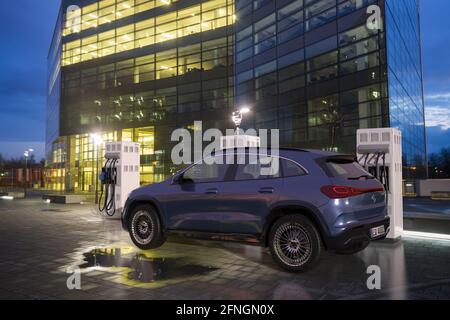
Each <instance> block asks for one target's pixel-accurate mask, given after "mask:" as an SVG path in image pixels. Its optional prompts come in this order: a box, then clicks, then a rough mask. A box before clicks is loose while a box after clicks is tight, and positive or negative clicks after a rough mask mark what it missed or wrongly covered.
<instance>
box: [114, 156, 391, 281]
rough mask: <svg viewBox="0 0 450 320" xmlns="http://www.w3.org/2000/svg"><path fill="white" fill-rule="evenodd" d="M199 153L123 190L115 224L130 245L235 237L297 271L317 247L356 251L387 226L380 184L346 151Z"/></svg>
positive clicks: (144, 246)
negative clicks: (172, 236) (199, 157)
mask: <svg viewBox="0 0 450 320" xmlns="http://www.w3.org/2000/svg"><path fill="white" fill-rule="evenodd" d="M258 153H259V152H258ZM212 158H214V159H212ZM230 159H232V160H233V161H230ZM206 160H210V161H206ZM206 160H205V161H201V162H199V163H197V164H194V165H191V166H188V167H187V168H186V169H184V170H182V171H180V172H179V173H177V174H176V175H175V176H174V177H172V178H171V179H169V180H167V181H164V182H162V183H159V184H153V185H149V186H145V187H142V188H140V189H137V190H135V191H133V192H132V193H131V194H130V197H129V199H128V200H127V203H126V205H125V208H124V211H123V213H122V225H123V228H124V229H125V230H127V231H128V232H129V234H130V236H131V239H132V240H133V242H134V244H135V245H136V246H137V247H139V248H141V249H152V248H157V247H159V246H161V245H162V244H163V243H164V242H165V239H166V237H167V235H168V234H169V233H174V232H177V233H183V234H185V235H188V236H192V237H197V238H198V237H200V238H202V239H214V240H225V241H239V242H243V243H247V244H255V245H262V246H264V247H269V248H270V252H271V254H272V256H273V258H274V260H275V261H276V262H277V263H278V264H279V265H280V266H281V267H282V268H284V269H286V270H288V271H294V272H303V271H306V270H308V269H310V268H311V267H312V266H314V264H315V263H317V262H318V260H319V257H320V255H321V252H322V251H323V250H330V251H334V252H337V253H344V254H352V253H356V252H358V251H361V250H363V249H364V248H366V247H367V246H368V244H369V243H370V241H373V240H381V239H384V238H385V237H386V235H387V233H388V232H389V225H390V220H389V217H388V214H387V206H386V193H385V190H384V188H383V185H382V184H381V183H380V182H379V181H378V180H375V179H374V178H373V176H371V175H370V174H369V173H368V172H366V171H365V170H364V169H363V168H362V167H361V166H360V165H359V164H357V163H356V161H355V158H354V157H353V156H348V155H342V154H334V153H328V152H322V151H311V150H299V149H281V150H279V152H277V154H276V155H275V154H274V155H271V154H270V152H267V153H266V154H264V155H261V154H255V153H254V152H252V151H251V150H241V151H238V150H227V151H226V152H225V151H223V152H221V153H216V154H215V155H213V156H212V157H211V158H209V159H206ZM211 160H214V161H211ZM275 162H276V163H278V166H272V164H273V163H275ZM211 163H212V164H211ZM229 163H234V164H229ZM273 168H276V169H277V170H272V169H273Z"/></svg>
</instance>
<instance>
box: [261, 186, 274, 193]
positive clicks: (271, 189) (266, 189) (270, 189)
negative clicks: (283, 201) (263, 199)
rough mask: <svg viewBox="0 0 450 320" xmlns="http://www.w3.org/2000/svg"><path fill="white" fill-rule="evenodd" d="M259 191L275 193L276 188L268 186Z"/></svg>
mask: <svg viewBox="0 0 450 320" xmlns="http://www.w3.org/2000/svg"><path fill="white" fill-rule="evenodd" d="M258 192H259V193H274V192H275V189H274V188H272V187H267V188H261V189H259V191H258Z"/></svg>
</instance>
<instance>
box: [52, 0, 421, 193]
mask: <svg viewBox="0 0 450 320" xmlns="http://www.w3.org/2000/svg"><path fill="white" fill-rule="evenodd" d="M373 4H376V5H378V6H380V8H381V11H382V20H383V23H382V24H381V25H382V27H381V28H380V29H377V30H372V29H369V28H367V26H366V21H367V18H368V14H367V12H366V11H367V7H368V6H369V5H373ZM74 5H76V6H78V7H73V6H74ZM74 8H75V9H74ZM418 21H419V18H418V4H417V0H276V1H269V0H254V1H249V0H203V1H202V0H189V1H187V0H186V1H185V0H178V1H170V0H161V1H158V0H155V1H148V0H102V1H93V0H85V1H82V0H72V1H70V0H64V1H63V6H62V9H61V14H60V19H59V23H58V25H57V30H59V31H57V32H56V33H57V34H59V36H55V39H54V42H53V46H52V48H53V47H54V48H57V50H56V49H52V50H53V51H54V52H58V54H57V55H55V54H54V55H53V56H51V57H55V58H51V59H49V61H50V63H49V64H50V68H49V69H50V72H49V79H50V81H49V82H50V83H51V82H52V79H54V80H53V82H54V83H56V85H55V86H51V87H54V88H55V89H53V90H50V91H49V107H48V110H49V112H48V120H47V122H48V125H47V129H48V135H47V137H48V138H47V143H48V147H47V150H48V155H47V158H48V163H49V165H50V167H51V168H55V172H54V173H52V175H53V176H52V178H51V179H49V181H51V183H49V186H50V187H52V186H55V187H56V188H60V189H65V190H68V191H92V188H93V186H94V182H95V177H96V176H97V171H96V170H97V169H96V167H97V159H98V156H97V155H98V154H99V153H100V154H101V152H102V150H97V149H96V146H95V145H93V141H91V140H92V139H91V138H90V134H92V133H101V134H102V135H103V137H104V139H105V140H114V141H121V140H133V141H139V142H141V143H142V144H143V148H142V155H141V156H142V158H141V160H142V168H141V177H142V179H141V180H142V183H152V182H157V181H161V180H162V179H164V178H165V177H167V176H168V175H169V174H171V173H173V172H174V171H175V170H176V169H177V168H175V167H174V166H173V165H172V163H171V161H170V159H169V157H170V152H171V148H172V146H173V143H172V142H170V134H171V133H172V131H173V130H174V129H177V128H182V127H184V128H188V129H190V130H195V129H196V128H194V127H193V123H194V121H195V120H202V121H203V123H204V129H208V128H218V129H221V130H224V129H226V128H228V127H230V126H231V123H230V121H229V118H230V114H231V111H233V110H234V109H236V108H239V107H240V106H244V105H245V106H249V107H251V109H252V112H251V114H249V115H247V116H246V117H245V120H244V123H243V126H244V127H247V128H249V127H252V128H257V129H259V128H264V129H280V131H281V132H280V133H281V136H280V138H281V145H283V146H294V147H302V148H316V149H324V150H332V151H339V152H347V153H354V152H355V135H356V130H357V129H359V128H376V127H389V126H391V125H392V126H395V127H399V128H400V129H402V131H403V134H404V158H405V173H406V175H405V177H407V178H414V177H419V176H420V175H422V174H423V170H422V168H423V165H424V162H425V159H426V157H425V141H424V136H425V134H424V132H425V131H424V130H425V129H424V120H423V93H422V86H421V81H422V72H421V57H420V32H419V28H418ZM56 39H59V41H57V40H56ZM52 50H51V52H53V51H52ZM51 61H58V63H57V64H55V63H52V62H51ZM56 65H58V66H56ZM51 75H53V76H51ZM54 75H57V76H54Z"/></svg>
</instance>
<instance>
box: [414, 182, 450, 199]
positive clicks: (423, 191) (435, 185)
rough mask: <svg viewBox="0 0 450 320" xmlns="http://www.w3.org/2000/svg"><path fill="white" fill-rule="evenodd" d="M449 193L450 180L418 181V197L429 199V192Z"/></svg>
mask: <svg viewBox="0 0 450 320" xmlns="http://www.w3.org/2000/svg"><path fill="white" fill-rule="evenodd" d="M434 191H440V192H450V179H439V180H438V179H436V180H418V181H417V195H418V196H419V197H431V192H434Z"/></svg>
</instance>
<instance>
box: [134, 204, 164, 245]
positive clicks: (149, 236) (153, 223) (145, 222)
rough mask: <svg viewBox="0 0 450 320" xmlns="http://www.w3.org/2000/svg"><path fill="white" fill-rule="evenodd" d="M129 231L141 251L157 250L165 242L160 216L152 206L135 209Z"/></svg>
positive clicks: (141, 206)
mask: <svg viewBox="0 0 450 320" xmlns="http://www.w3.org/2000/svg"><path fill="white" fill-rule="evenodd" d="M128 231H129V233H130V237H131V240H132V241H133V243H134V244H135V245H136V246H137V247H138V248H140V249H144V250H147V249H155V248H158V247H160V246H162V245H163V244H164V242H165V237H164V235H163V232H162V229H161V222H160V220H159V217H158V214H157V213H156V211H155V209H154V208H153V207H152V206H150V205H140V206H137V207H136V208H134V210H133V211H132V212H131V214H130V221H129V223H128Z"/></svg>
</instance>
